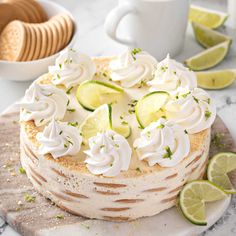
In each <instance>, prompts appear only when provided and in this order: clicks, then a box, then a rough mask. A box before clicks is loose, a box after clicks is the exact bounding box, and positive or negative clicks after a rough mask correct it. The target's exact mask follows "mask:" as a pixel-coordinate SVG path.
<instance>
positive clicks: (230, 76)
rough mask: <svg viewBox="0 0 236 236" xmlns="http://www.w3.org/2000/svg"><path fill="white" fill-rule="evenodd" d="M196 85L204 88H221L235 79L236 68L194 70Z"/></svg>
mask: <svg viewBox="0 0 236 236" xmlns="http://www.w3.org/2000/svg"><path fill="white" fill-rule="evenodd" d="M196 76H197V83H198V86H199V87H201V88H204V89H223V88H226V87H228V86H230V85H231V84H232V83H233V82H234V81H235V79H236V70H218V71H207V72H196Z"/></svg>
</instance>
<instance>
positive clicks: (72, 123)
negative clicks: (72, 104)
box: [67, 121, 79, 127]
mask: <svg viewBox="0 0 236 236" xmlns="http://www.w3.org/2000/svg"><path fill="white" fill-rule="evenodd" d="M67 124H68V125H70V126H74V127H77V126H78V125H79V123H78V122H77V121H75V122H68V123H67Z"/></svg>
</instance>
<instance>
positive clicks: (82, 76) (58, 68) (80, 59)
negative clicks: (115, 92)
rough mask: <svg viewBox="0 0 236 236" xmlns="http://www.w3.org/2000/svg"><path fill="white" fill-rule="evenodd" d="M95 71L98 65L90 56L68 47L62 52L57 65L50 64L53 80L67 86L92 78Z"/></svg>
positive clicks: (57, 83)
mask: <svg viewBox="0 0 236 236" xmlns="http://www.w3.org/2000/svg"><path fill="white" fill-rule="evenodd" d="M95 72H96V66H95V64H94V62H93V61H92V60H91V58H90V57H89V56H87V55H85V54H82V53H79V52H77V51H76V50H74V49H68V48H67V49H66V50H64V51H62V52H61V53H60V55H59V57H58V58H57V59H56V64H55V66H49V73H51V74H52V75H53V79H52V82H53V83H54V84H56V85H59V84H63V85H64V86H66V87H67V88H70V87H72V86H74V85H78V84H80V83H81V82H83V81H85V80H90V79H92V78H93V76H94V75H95Z"/></svg>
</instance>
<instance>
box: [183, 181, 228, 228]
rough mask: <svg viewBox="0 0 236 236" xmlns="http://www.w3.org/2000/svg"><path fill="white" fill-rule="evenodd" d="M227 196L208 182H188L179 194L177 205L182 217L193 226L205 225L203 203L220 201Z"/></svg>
mask: <svg viewBox="0 0 236 236" xmlns="http://www.w3.org/2000/svg"><path fill="white" fill-rule="evenodd" d="M225 197H227V194H226V193H225V192H224V191H223V190H222V189H221V188H220V187H218V186H217V185H215V184H213V183H211V182H210V181H208V180H197V181H192V182H189V183H188V184H186V185H185V186H184V188H183V189H182V191H181V193H180V199H179V205H180V209H181V210H182V212H183V214H184V216H185V217H186V218H187V219H188V220H189V221H190V222H192V223H193V224H196V225H207V221H206V216H205V214H206V210H205V203H207V202H213V201H217V200H221V199H223V198H225Z"/></svg>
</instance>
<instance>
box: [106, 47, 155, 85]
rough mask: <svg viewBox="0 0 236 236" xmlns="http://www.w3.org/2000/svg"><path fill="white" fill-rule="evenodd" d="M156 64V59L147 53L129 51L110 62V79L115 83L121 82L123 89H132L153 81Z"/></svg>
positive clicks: (136, 50)
mask: <svg viewBox="0 0 236 236" xmlns="http://www.w3.org/2000/svg"><path fill="white" fill-rule="evenodd" d="M156 64H157V61H156V59H155V58H154V57H152V56H151V55H149V54H148V53H147V52H143V51H141V50H140V49H134V50H132V51H130V50H128V51H126V52H124V53H123V54H121V55H120V56H119V57H118V58H117V59H116V60H113V61H111V62H110V65H109V68H110V70H111V74H110V77H111V79H112V80H113V81H120V82H121V85H122V86H123V87H126V88H130V87H133V86H134V85H137V84H141V83H146V82H147V81H149V80H150V79H152V73H153V71H154V69H155V66H156Z"/></svg>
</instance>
